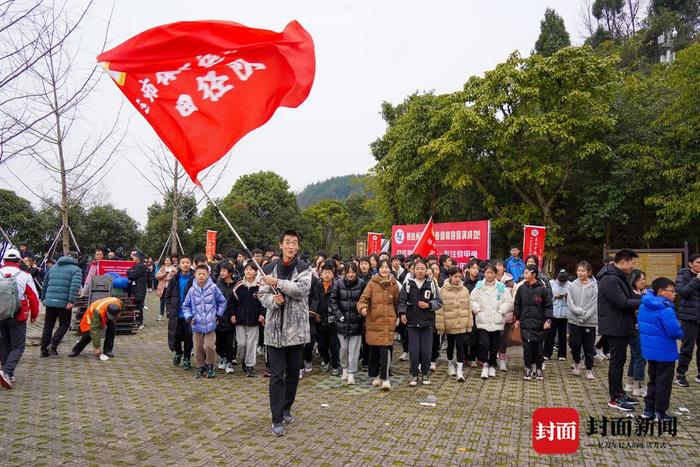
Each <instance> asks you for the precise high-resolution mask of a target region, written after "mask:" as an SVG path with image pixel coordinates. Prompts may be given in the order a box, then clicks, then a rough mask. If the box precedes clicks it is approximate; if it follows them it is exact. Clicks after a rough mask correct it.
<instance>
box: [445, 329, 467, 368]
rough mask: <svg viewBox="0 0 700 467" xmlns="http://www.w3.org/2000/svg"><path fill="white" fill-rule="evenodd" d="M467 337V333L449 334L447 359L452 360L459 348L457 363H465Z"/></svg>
mask: <svg viewBox="0 0 700 467" xmlns="http://www.w3.org/2000/svg"><path fill="white" fill-rule="evenodd" d="M466 338H467V333H466V332H465V333H464V334H448V335H447V359H448V360H452V357H453V356H454V354H455V350H457V363H464V339H466Z"/></svg>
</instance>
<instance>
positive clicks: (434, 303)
mask: <svg viewBox="0 0 700 467" xmlns="http://www.w3.org/2000/svg"><path fill="white" fill-rule="evenodd" d="M418 302H426V303H428V308H420V307H419V306H418ZM441 307H442V298H440V289H439V288H438V286H437V284H436V283H435V281H433V280H432V279H430V278H428V277H426V278H425V279H424V281H423V284H422V285H421V286H420V287H419V286H418V283H417V282H416V279H415V278H410V279H408V280H407V281H406V283H405V284H404V285H403V286H402V287H401V292H400V293H399V316H400V315H406V320H407V323H406V326H408V327H410V328H422V327H435V310H437V309H439V308H441Z"/></svg>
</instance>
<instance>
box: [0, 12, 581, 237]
mask: <svg viewBox="0 0 700 467" xmlns="http://www.w3.org/2000/svg"><path fill="white" fill-rule="evenodd" d="M582 2H583V0H548V1H543V0H527V1H524V0H499V1H494V0H460V1H457V0H454V1H442V2H425V1H414V0H410V1H408V0H401V1H372V2H370V1H357V0H355V1H338V0H333V1H328V0H323V1H321V0H317V1H304V2H290V1H288V0H286V1H257V2H243V1H224V0H217V1H213V0H196V1H191V0H170V1H166V0H148V1H145V0H138V1H136V0H118V1H116V2H115V3H116V5H115V11H114V16H113V18H112V24H111V34H110V44H109V46H108V47H107V48H108V49H109V48H111V47H113V46H116V45H118V44H120V43H121V42H123V41H124V40H126V39H128V38H129V37H131V36H133V35H135V34H137V33H139V32H141V31H144V30H146V29H148V28H151V27H154V26H157V25H161V24H166V23H170V22H175V21H182V20H198V19H219V20H231V21H236V22H239V23H242V24H244V25H247V26H251V27H257V28H265V29H272V30H275V31H281V30H282V29H283V28H284V27H285V25H286V24H287V23H288V22H289V21H291V20H298V21H299V22H300V23H301V24H302V25H303V26H304V27H305V28H306V29H307V30H308V31H309V32H310V34H311V35H312V37H313V39H314V42H315V45H316V60H317V72H316V79H315V83H314V86H313V89H312V90H311V94H310V96H309V98H308V99H307V100H306V102H305V103H304V104H302V105H301V106H300V107H299V108H297V109H284V108H282V109H280V110H278V112H277V113H276V114H275V116H274V117H273V118H272V119H271V120H270V121H269V122H268V123H267V124H266V125H265V126H264V127H262V128H259V129H257V130H254V131H253V132H252V133H250V134H249V135H247V136H246V137H245V138H244V139H243V140H241V142H239V143H238V145H237V146H236V147H235V148H234V149H233V151H232V153H231V154H230V156H229V157H231V158H232V159H231V162H230V164H229V167H228V169H227V171H226V173H225V176H224V178H223V180H222V181H221V182H220V183H219V185H218V187H217V189H216V190H215V191H214V194H215V195H216V196H223V195H225V194H226V193H227V192H228V191H229V190H230V188H231V186H232V185H233V183H234V182H235V180H236V178H238V177H239V176H240V175H242V174H247V173H252V172H256V171H259V170H273V171H276V172H277V173H280V174H281V175H282V176H284V177H285V178H286V179H287V180H288V182H289V184H290V186H291V188H292V189H293V190H295V191H298V190H301V189H302V188H303V187H304V186H306V185H308V184H309V183H312V182H315V181H319V180H323V179H326V178H329V177H332V176H336V175H346V174H351V173H365V172H366V171H367V170H368V169H370V168H371V167H372V166H373V165H374V160H373V158H372V156H371V154H370V151H369V144H370V143H371V142H372V141H373V140H374V139H375V138H377V137H379V136H381V135H382V133H383V132H384V129H385V125H384V122H383V121H382V119H381V117H380V115H379V110H380V105H381V103H382V101H384V100H387V101H389V102H392V103H398V102H400V101H402V100H403V99H404V97H405V96H407V95H408V94H411V93H412V92H415V91H430V90H434V91H436V92H438V93H442V92H451V91H454V90H457V89H460V88H461V87H462V85H463V84H464V82H465V81H466V80H467V79H468V77H469V76H471V75H481V74H483V72H484V71H486V70H489V69H491V68H493V67H494V66H495V65H496V64H497V63H499V62H501V61H503V60H505V59H506V58H507V56H508V55H509V54H510V53H511V52H513V51H514V50H519V51H520V52H521V53H523V54H524V55H527V54H529V53H530V51H531V50H532V48H533V46H534V43H535V40H536V39H537V36H538V34H539V25H540V20H541V19H542V17H543V15H544V11H545V9H546V8H547V7H548V6H549V7H552V8H554V9H555V10H556V11H557V12H558V13H559V14H560V15H561V16H562V17H563V18H564V21H565V23H566V27H567V30H568V31H569V34H570V35H571V38H572V41H573V42H574V43H575V44H580V43H581V34H580V32H581V30H582V28H581V25H580V23H581V22H580V19H579V17H580V14H579V12H580V8H581V4H582ZM110 5H111V3H107V2H105V1H102V2H98V3H97V5H96V7H95V8H94V9H93V11H92V12H91V15H90V17H89V18H88V19H87V20H86V22H85V25H84V27H83V32H82V44H83V46H82V47H81V60H85V63H91V61H92V60H94V57H95V55H96V53H97V52H98V50H97V49H96V47H97V46H96V45H95V44H99V42H100V40H101V35H102V34H103V29H104V25H105V19H106V17H107V16H108V13H109V7H110ZM122 101H123V96H122V94H121V93H120V92H119V91H118V89H117V87H116V86H115V85H114V84H113V83H112V82H111V81H110V80H109V79H108V77H107V76H106V75H105V76H103V78H102V82H101V83H100V86H99V87H98V88H97V90H96V93H95V95H94V96H92V98H91V99H90V101H89V102H88V105H89V108H87V109H85V111H84V115H86V116H90V117H86V118H85V121H84V122H81V123H79V125H81V126H83V127H84V129H85V131H90V130H91V129H92V128H97V127H99V126H100V125H104V124H107V123H109V122H110V121H113V119H114V118H115V117H116V115H117V110H118V107H119V104H120V102H122ZM127 117H129V124H128V135H127V138H126V141H125V143H124V151H123V152H122V155H121V156H120V157H121V158H124V157H129V159H130V160H132V161H136V162H137V161H138V160H139V151H138V147H143V146H146V147H147V146H153V145H155V144H156V141H157V137H156V135H155V133H154V132H153V130H152V129H151V128H150V126H148V124H147V123H145V120H144V119H143V118H141V116H140V115H138V114H137V113H136V110H135V109H134V108H133V107H131V105H130V104H128V103H127V106H126V107H125V111H124V112H123V113H122V119H123V120H124V121H125V122H126V119H127ZM100 119H104V122H100ZM15 164H16V165H17V164H20V163H19V162H17V163H15ZM34 180H35V183H34V185H35V186H36V185H40V182H41V176H40V175H39V174H37V178H34ZM0 183H1V184H3V185H6V184H8V183H9V184H10V187H11V188H12V189H15V190H16V191H17V192H18V194H20V195H21V196H24V197H26V198H29V199H31V200H32V201H36V198H34V197H33V196H32V195H31V193H29V192H28V191H27V190H26V189H25V188H24V187H22V186H21V185H20V184H19V183H17V182H16V181H14V180H12V179H11V178H8V177H3V178H2V179H0ZM105 183H106V190H105V192H107V193H109V194H108V197H107V199H108V200H109V201H110V202H112V203H113V204H114V205H115V206H116V207H118V208H124V209H126V210H127V211H128V213H129V214H130V215H131V216H133V217H134V218H135V219H136V220H137V221H139V222H140V223H141V225H142V226H143V225H144V224H145V222H146V208H147V207H148V205H150V204H151V203H152V202H153V201H156V200H158V199H159V195H158V193H157V192H156V191H155V190H154V189H153V188H152V187H151V186H150V185H149V184H148V183H147V182H145V181H144V180H142V179H141V178H140V176H139V175H138V174H136V172H135V171H134V170H133V168H132V167H131V166H130V165H129V163H127V162H120V163H118V164H117V165H116V167H115V168H114V170H113V173H111V174H110V176H109V177H107V178H106V182H105Z"/></svg>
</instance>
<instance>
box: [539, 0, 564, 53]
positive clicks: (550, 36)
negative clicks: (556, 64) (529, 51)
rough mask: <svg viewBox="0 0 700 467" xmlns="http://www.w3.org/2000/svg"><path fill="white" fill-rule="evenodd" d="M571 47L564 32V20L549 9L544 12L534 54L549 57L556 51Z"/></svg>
mask: <svg viewBox="0 0 700 467" xmlns="http://www.w3.org/2000/svg"><path fill="white" fill-rule="evenodd" d="M570 45H571V40H570V39H569V33H568V32H566V26H564V20H563V19H562V17H561V16H559V15H558V14H557V12H556V11H554V10H553V9H551V8H547V11H545V12H544V19H543V20H542V21H541V22H540V37H538V38H537V42H535V52H537V53H538V54H540V55H544V56H545V57H549V56H550V55H552V54H553V53H554V52H556V51H557V50H560V49H563V48H564V47H568V46H570Z"/></svg>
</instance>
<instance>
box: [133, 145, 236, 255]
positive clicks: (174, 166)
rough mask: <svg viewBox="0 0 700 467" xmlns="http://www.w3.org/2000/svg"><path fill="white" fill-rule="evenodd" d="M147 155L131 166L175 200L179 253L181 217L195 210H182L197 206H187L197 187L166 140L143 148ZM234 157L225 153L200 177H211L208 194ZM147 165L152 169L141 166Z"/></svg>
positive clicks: (173, 242)
mask: <svg viewBox="0 0 700 467" xmlns="http://www.w3.org/2000/svg"><path fill="white" fill-rule="evenodd" d="M141 153H142V154H143V157H144V159H145V161H144V160H143V159H140V160H139V163H138V164H135V163H134V162H131V161H129V162H130V164H131V166H132V167H133V168H134V169H135V170H136V171H137V172H138V173H139V175H141V177H143V179H144V180H146V181H147V182H148V184H149V185H151V186H152V187H153V188H154V189H155V190H156V192H158V194H160V196H161V197H162V198H163V199H165V200H168V199H171V200H172V206H173V208H172V212H171V220H172V222H171V226H170V236H169V238H170V240H169V242H170V253H171V254H177V249H178V246H180V245H179V242H180V240H179V236H178V233H177V232H178V219H179V218H180V217H187V216H188V215H189V214H191V212H190V211H187V212H182V210H183V209H193V208H188V207H185V200H186V199H188V198H190V197H191V196H196V195H195V192H196V191H197V187H196V186H195V185H194V183H192V181H191V180H190V177H189V175H188V174H187V172H185V169H184V168H183V167H182V165H181V164H180V163H179V162H178V160H177V159H176V158H175V157H174V156H173V155H172V154H171V153H170V151H169V150H168V149H167V148H165V147H164V146H163V145H162V144H160V145H158V146H157V147H156V148H155V149H150V150H142V151H141ZM229 161H230V158H229V157H225V158H224V159H223V160H221V161H220V162H219V163H217V164H214V165H212V166H211V167H209V168H208V169H207V170H206V171H205V172H204V173H203V175H202V176H200V177H199V179H200V180H201V181H202V182H204V181H208V182H209V183H207V185H209V186H207V187H206V191H207V194H209V193H211V191H212V190H213V189H214V188H215V187H216V185H217V184H218V183H219V181H221V178H222V176H223V174H224V172H225V171H226V168H227V167H228V164H229ZM144 166H147V167H148V171H143V170H142V169H141V168H142V167H144ZM204 199H205V196H204V195H203V194H202V195H201V197H200V198H199V199H198V200H197V202H196V203H195V206H194V209H196V207H197V206H198V205H199V204H200V203H202V201H204Z"/></svg>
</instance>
